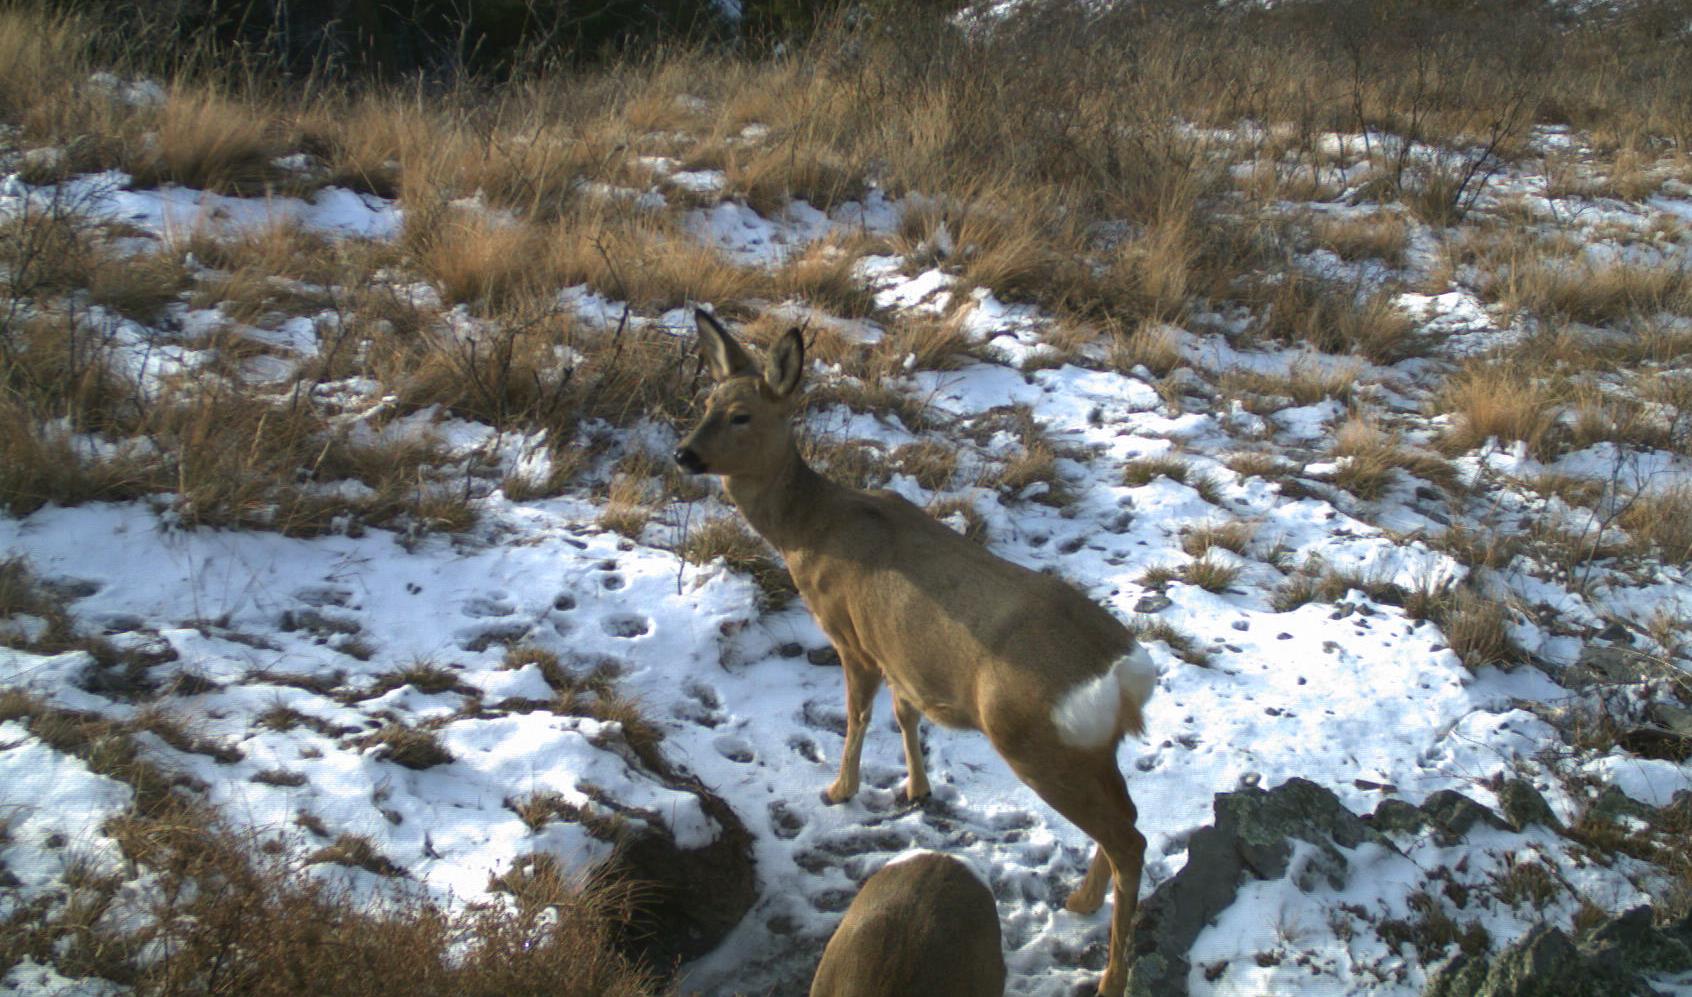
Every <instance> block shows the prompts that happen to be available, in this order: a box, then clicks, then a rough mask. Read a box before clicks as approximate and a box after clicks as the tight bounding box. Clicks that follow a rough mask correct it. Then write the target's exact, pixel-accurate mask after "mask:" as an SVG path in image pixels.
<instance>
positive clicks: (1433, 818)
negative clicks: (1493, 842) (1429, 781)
mask: <svg viewBox="0 0 1692 997" xmlns="http://www.w3.org/2000/svg"><path fill="white" fill-rule="evenodd" d="M1421 809H1422V813H1423V814H1425V815H1426V816H1427V818H1428V820H1429V821H1430V822H1431V823H1432V824H1433V825H1434V828H1435V838H1436V840H1438V841H1439V842H1440V844H1442V845H1445V846H1447V847H1449V846H1450V845H1454V844H1456V843H1457V841H1458V840H1460V839H1461V838H1462V837H1463V836H1464V835H1466V834H1468V833H1469V831H1470V830H1471V829H1473V828H1474V826H1475V825H1476V824H1485V825H1486V826H1488V827H1491V828H1495V829H1498V830H1503V829H1505V828H1507V827H1508V826H1509V825H1507V824H1505V823H1504V820H1503V818H1501V817H1499V816H1498V815H1497V814H1495V813H1493V812H1492V811H1491V810H1488V809H1487V808H1485V807H1483V806H1481V805H1480V804H1479V803H1476V802H1475V801H1474V800H1471V799H1469V798H1468V797H1467V796H1464V795H1463V794H1462V793H1459V792H1457V791H1456V790H1454V789H1442V790H1440V791H1439V792H1437V793H1434V794H1432V795H1431V796H1429V797H1428V798H1427V799H1425V800H1423V801H1422V807H1421Z"/></svg>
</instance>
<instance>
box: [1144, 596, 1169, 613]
mask: <svg viewBox="0 0 1692 997" xmlns="http://www.w3.org/2000/svg"><path fill="white" fill-rule="evenodd" d="M1173 605H1174V603H1173V602H1171V601H1170V599H1169V597H1168V596H1166V595H1164V594H1163V593H1161V592H1151V593H1148V594H1146V595H1143V596H1141V597H1140V601H1139V602H1136V603H1134V612H1136V613H1161V612H1163V611H1164V610H1165V609H1168V608H1169V607H1170V606H1173Z"/></svg>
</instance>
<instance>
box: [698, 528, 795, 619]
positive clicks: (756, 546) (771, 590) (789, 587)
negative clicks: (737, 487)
mask: <svg viewBox="0 0 1692 997" xmlns="http://www.w3.org/2000/svg"><path fill="white" fill-rule="evenodd" d="M679 553H680V554H681V556H682V559H683V560H685V561H687V562H688V563H689V564H709V563H711V562H712V561H715V560H717V559H718V558H721V559H722V561H723V563H725V564H727V565H728V566H729V567H730V568H732V569H734V570H735V571H743V572H746V573H747V574H749V575H751V576H752V581H753V582H754V583H755V584H756V585H757V586H758V591H759V593H761V595H762V597H763V598H762V601H763V604H764V606H765V607H766V608H768V609H772V610H774V609H780V608H781V607H783V606H785V605H787V604H788V603H789V602H791V601H793V598H794V597H795V596H797V595H798V594H799V590H798V588H797V587H795V586H794V584H793V578H792V576H791V575H789V574H788V573H787V568H786V567H784V566H783V565H782V564H781V562H780V561H779V560H777V559H776V558H775V557H774V556H772V551H771V550H770V547H769V545H768V544H766V543H764V541H763V540H761V539H759V538H758V536H757V535H755V534H754V533H753V532H752V531H751V530H749V529H747V527H746V526H745V525H744V523H742V521H741V520H740V518H739V517H738V516H718V517H714V518H712V519H707V520H706V521H704V522H703V523H700V524H699V525H697V526H694V527H692V528H690V529H689V530H688V531H687V536H686V539H685V540H683V541H682V545H681V549H680V551H679Z"/></svg>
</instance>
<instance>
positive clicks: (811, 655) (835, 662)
mask: <svg viewBox="0 0 1692 997" xmlns="http://www.w3.org/2000/svg"><path fill="white" fill-rule="evenodd" d="M805 660H806V661H809V662H810V663H811V664H813V665H821V666H823V667H827V668H839V667H840V654H839V653H838V652H837V651H835V650H834V648H832V647H813V648H811V649H810V650H809V651H806V652H805Z"/></svg>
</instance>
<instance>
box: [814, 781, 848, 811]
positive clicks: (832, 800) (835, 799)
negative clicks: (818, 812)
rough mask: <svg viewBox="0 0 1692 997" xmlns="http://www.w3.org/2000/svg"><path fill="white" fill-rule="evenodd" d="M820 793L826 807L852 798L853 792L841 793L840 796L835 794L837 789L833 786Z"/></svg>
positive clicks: (837, 804)
mask: <svg viewBox="0 0 1692 997" xmlns="http://www.w3.org/2000/svg"><path fill="white" fill-rule="evenodd" d="M820 795H821V796H822V801H823V806H825V807H835V806H839V805H840V804H842V803H845V802H846V801H847V800H849V799H851V798H852V794H851V793H841V794H839V795H838V796H837V795H835V791H834V788H833V787H832V786H831V787H829V788H828V789H825V790H823V791H822V793H821V794H820Z"/></svg>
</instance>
